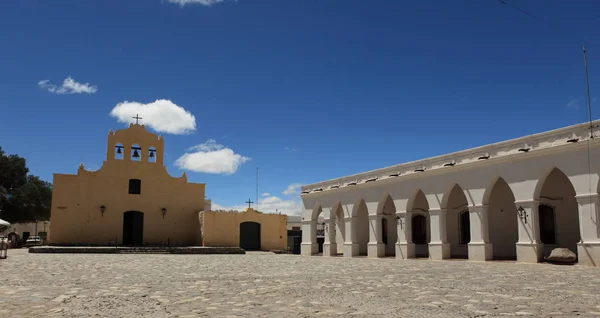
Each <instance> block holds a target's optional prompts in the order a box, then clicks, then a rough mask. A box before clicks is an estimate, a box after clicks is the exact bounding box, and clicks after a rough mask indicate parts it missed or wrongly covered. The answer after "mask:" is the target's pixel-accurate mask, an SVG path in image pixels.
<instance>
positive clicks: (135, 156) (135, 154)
mask: <svg viewBox="0 0 600 318" xmlns="http://www.w3.org/2000/svg"><path fill="white" fill-rule="evenodd" d="M133 157H134V158H139V157H140V154H139V153H138V151H137V149H135V150H134V151H133Z"/></svg>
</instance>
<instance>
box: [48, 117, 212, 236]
mask: <svg viewBox="0 0 600 318" xmlns="http://www.w3.org/2000/svg"><path fill="white" fill-rule="evenodd" d="M117 144H122V145H123V147H124V148H123V159H115V150H114V149H115V148H114V147H115V145H117ZM133 144H136V145H139V146H140V147H141V149H142V150H141V151H139V153H140V160H139V161H132V160H130V153H131V145H133ZM150 146H152V147H154V148H155V149H156V152H155V158H156V162H149V161H148V159H149V153H148V149H149V148H150ZM163 152H164V146H163V140H162V137H158V136H157V135H155V134H152V133H150V132H147V131H146V130H145V128H144V126H142V125H131V126H130V127H129V128H128V129H124V130H119V131H117V132H112V131H111V132H110V133H109V136H108V145H107V157H106V161H104V163H103V164H102V167H101V168H100V169H99V170H97V171H87V170H85V169H84V167H83V165H82V166H80V167H79V170H78V171H77V174H76V175H69V174H54V184H53V185H54V190H53V193H52V209H51V220H52V223H51V225H50V226H51V229H52V230H51V231H50V235H49V242H50V243H51V244H97V245H106V244H114V243H115V241H116V242H117V243H118V244H121V243H122V241H123V222H124V221H123V220H124V212H126V211H140V212H142V213H143V243H144V244H167V243H168V242H170V244H173V245H199V244H200V240H199V235H198V233H199V231H200V224H199V222H198V217H197V214H198V212H200V211H202V210H203V208H204V198H205V184H200V183H188V182H187V177H186V176H185V173H184V174H183V175H182V176H181V177H179V178H174V177H171V176H170V175H169V174H168V173H167V170H166V168H165V167H164V166H163V164H162V162H163ZM130 179H139V180H141V187H140V188H141V191H140V194H129V180H130ZM101 206H104V207H105V211H104V214H102V213H101V209H100V207H101ZM162 208H165V209H166V214H165V216H164V218H163V214H162V212H161V209H162Z"/></svg>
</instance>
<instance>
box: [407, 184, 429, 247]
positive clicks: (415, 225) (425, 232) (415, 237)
mask: <svg viewBox="0 0 600 318" xmlns="http://www.w3.org/2000/svg"><path fill="white" fill-rule="evenodd" d="M407 210H409V211H410V212H412V219H411V220H410V222H411V224H410V225H411V239H412V243H413V244H415V257H429V245H428V244H429V242H430V241H431V238H430V231H431V230H430V227H429V203H428V202H427V197H425V194H424V193H423V191H421V190H419V191H417V193H416V194H415V197H414V199H413V201H412V204H411V205H410V206H408V207H407Z"/></svg>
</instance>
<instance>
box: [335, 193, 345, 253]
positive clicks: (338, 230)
mask: <svg viewBox="0 0 600 318" xmlns="http://www.w3.org/2000/svg"><path fill="white" fill-rule="evenodd" d="M333 215H334V216H335V241H336V244H337V254H343V250H344V242H345V240H346V223H345V218H344V209H343V208H342V205H341V204H338V205H337V208H336V209H335V213H333Z"/></svg>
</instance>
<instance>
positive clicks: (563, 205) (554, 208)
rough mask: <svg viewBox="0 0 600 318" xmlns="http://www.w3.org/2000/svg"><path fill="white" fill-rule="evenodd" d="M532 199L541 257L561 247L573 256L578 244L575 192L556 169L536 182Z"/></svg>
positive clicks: (577, 208)
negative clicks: (534, 203) (536, 205)
mask: <svg viewBox="0 0 600 318" xmlns="http://www.w3.org/2000/svg"><path fill="white" fill-rule="evenodd" d="M535 193H536V197H535V199H536V200H538V201H539V202H540V206H539V208H538V218H537V220H538V222H537V223H538V224H537V227H538V230H539V233H540V240H541V243H542V244H543V245H544V256H547V255H549V254H550V252H551V251H552V249H554V248H556V247H565V248H568V249H569V250H571V251H572V252H574V253H577V243H578V242H579V241H580V237H581V236H580V230H579V206H578V204H577V200H576V199H575V189H574V187H573V184H572V183H571V181H570V180H569V178H568V177H567V176H566V175H565V174H564V173H563V172H562V171H561V170H560V169H558V168H553V169H552V170H551V171H550V173H549V174H548V175H547V176H546V177H545V178H543V179H540V180H539V183H538V186H537V188H536V192H535Z"/></svg>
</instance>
